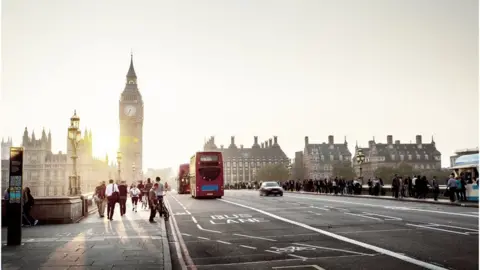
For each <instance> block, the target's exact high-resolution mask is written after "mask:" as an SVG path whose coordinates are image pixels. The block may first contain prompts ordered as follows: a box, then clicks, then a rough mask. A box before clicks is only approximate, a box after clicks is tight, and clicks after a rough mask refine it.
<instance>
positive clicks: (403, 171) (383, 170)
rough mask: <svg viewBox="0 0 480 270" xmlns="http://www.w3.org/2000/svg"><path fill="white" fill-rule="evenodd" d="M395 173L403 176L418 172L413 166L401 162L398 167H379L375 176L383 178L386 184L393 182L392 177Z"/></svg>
mask: <svg viewBox="0 0 480 270" xmlns="http://www.w3.org/2000/svg"><path fill="white" fill-rule="evenodd" d="M395 174H398V176H401V177H408V176H410V177H411V176H413V175H414V174H418V172H417V171H416V170H414V169H413V167H412V166H411V165H409V164H407V163H404V162H402V163H400V164H399V165H398V166H397V167H396V168H395V167H379V168H378V169H376V170H375V176H376V177H377V178H382V180H383V183H384V184H391V183H392V178H393V176H394V175H395Z"/></svg>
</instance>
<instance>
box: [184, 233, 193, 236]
mask: <svg viewBox="0 0 480 270" xmlns="http://www.w3.org/2000/svg"><path fill="white" fill-rule="evenodd" d="M182 235H184V236H192V235H191V234H188V233H182Z"/></svg>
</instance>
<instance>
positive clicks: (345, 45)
mask: <svg viewBox="0 0 480 270" xmlns="http://www.w3.org/2000/svg"><path fill="white" fill-rule="evenodd" d="M131 49H133V52H134V63H135V69H136V72H137V76H138V82H139V88H140V91H141V93H142V95H143V99H144V102H145V122H144V138H143V139H144V165H145V168H144V169H146V168H148V167H157V168H158V167H166V166H171V165H175V166H176V165H177V164H179V163H184V162H187V161H188V160H189V157H190V156H191V155H192V154H193V152H195V151H196V150H199V149H200V148H201V147H202V145H203V142H204V137H205V136H210V135H215V136H216V141H217V145H220V144H222V143H223V144H225V145H228V144H229V142H230V136H231V135H235V136H236V142H237V144H244V145H245V147H247V146H248V147H250V146H251V145H252V143H253V136H259V138H260V141H264V140H266V139H268V138H269V137H271V136H273V135H276V136H278V138H279V143H280V145H281V147H282V149H284V150H285V152H286V153H287V154H288V155H289V156H290V157H293V153H294V152H295V151H298V150H301V149H303V144H304V140H303V138H304V136H306V135H308V136H309V137H310V141H311V142H319V143H320V142H324V141H327V136H328V135H330V134H331V135H334V136H335V140H336V141H339V142H341V141H343V137H344V136H347V140H348V142H349V144H350V148H351V151H352V152H353V148H354V146H355V141H356V140H358V142H359V144H360V145H367V142H368V140H370V139H372V137H375V139H376V141H377V142H385V141H386V136H387V135H389V134H392V135H393V137H394V140H397V139H399V140H401V141H403V142H408V141H415V135H416V134H421V135H423V137H424V140H427V141H430V139H431V136H432V135H433V136H434V137H435V141H436V143H437V146H438V148H439V149H440V151H441V152H442V154H443V165H444V166H448V157H449V156H450V155H451V154H452V153H453V151H454V150H456V149H459V148H467V147H476V146H478V135H479V134H478V130H479V126H478V125H479V123H478V122H479V119H478V115H479V114H478V113H479V111H478V75H479V73H478V58H479V56H478V1H473V0H448V1H447V0H391V1H389V0H371V1H367V0H350V1H347V0H331V1H321V0H311V1H301V0H293V1H281V0H271V1H265V0H251V1H248V0H236V1H235V0H229V1H225V0H218V1H199V0H192V1H180V0H176V1H159V0H153V1H142V0H137V1H120V0H114V1H113V0H112V1H106V0H102V1H99V0H82V1H73V0H57V1H53V0H43V1H38V0H30V1H23V0H4V1H2V84H1V86H2V89H1V90H2V91H1V103H0V115H1V116H2V119H1V124H0V129H1V130H0V136H12V137H13V138H14V142H15V143H16V144H19V143H21V136H22V134H23V130H24V128H25V126H28V128H29V131H30V132H31V130H32V129H35V132H36V134H37V138H38V137H39V135H41V130H42V127H45V128H46V129H51V130H52V135H53V148H54V149H53V150H54V151H55V152H56V151H58V150H62V151H65V149H66V143H67V142H66V138H67V127H68V125H69V117H70V116H71V115H72V113H73V110H74V109H77V112H78V114H79V115H80V117H81V125H82V127H84V126H88V128H91V129H92V131H93V137H94V152H95V154H96V155H98V156H101V157H104V156H105V153H109V154H110V156H111V157H114V155H115V154H114V153H116V151H117V148H118V136H119V121H118V112H119V111H118V100H119V97H120V93H121V92H122V90H123V88H124V84H125V75H126V73H127V70H128V65H129V61H130V50H131ZM82 130H83V128H82Z"/></svg>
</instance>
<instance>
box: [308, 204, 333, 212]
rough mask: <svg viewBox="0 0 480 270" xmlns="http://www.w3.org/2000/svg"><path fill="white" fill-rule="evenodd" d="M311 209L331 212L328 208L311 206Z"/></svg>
mask: <svg viewBox="0 0 480 270" xmlns="http://www.w3.org/2000/svg"><path fill="white" fill-rule="evenodd" d="M310 208H315V209H321V210H324V211H330V209H328V208H323V207H318V206H313V205H312V206H310Z"/></svg>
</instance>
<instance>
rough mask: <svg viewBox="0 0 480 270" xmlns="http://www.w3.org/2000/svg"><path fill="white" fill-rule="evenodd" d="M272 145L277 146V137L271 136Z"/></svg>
mask: <svg viewBox="0 0 480 270" xmlns="http://www.w3.org/2000/svg"><path fill="white" fill-rule="evenodd" d="M273 144H275V145H277V144H278V139H277V136H273Z"/></svg>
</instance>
